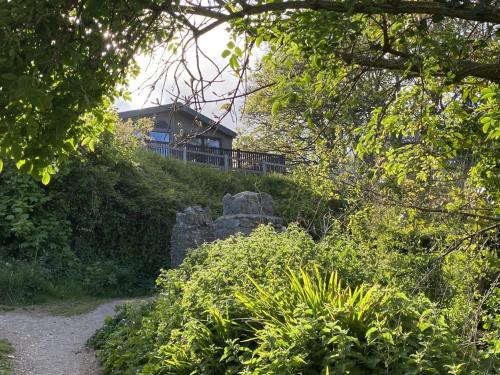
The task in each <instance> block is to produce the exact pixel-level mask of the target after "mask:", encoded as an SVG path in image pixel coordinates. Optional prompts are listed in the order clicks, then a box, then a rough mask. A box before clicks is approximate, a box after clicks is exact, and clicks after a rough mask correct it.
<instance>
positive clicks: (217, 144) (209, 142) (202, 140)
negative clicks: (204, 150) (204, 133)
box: [189, 136, 221, 148]
mask: <svg viewBox="0 0 500 375" xmlns="http://www.w3.org/2000/svg"><path fill="white" fill-rule="evenodd" d="M189 144H190V145H193V146H203V147H211V148H221V141H220V139H219V138H210V137H200V136H198V137H196V138H191V139H190V140H189Z"/></svg>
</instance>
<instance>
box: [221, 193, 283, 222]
mask: <svg viewBox="0 0 500 375" xmlns="http://www.w3.org/2000/svg"><path fill="white" fill-rule="evenodd" d="M222 204H223V213H222V214H223V215H237V214H246V215H265V216H274V204H273V198H272V197H271V195H270V194H267V193H254V192H251V191H244V192H242V193H238V194H236V195H231V194H226V195H225V196H224V198H223V199H222Z"/></svg>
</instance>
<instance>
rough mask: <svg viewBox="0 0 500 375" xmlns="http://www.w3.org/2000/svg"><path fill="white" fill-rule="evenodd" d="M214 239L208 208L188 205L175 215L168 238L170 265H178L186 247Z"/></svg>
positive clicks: (183, 256) (195, 246)
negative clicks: (169, 237) (170, 234)
mask: <svg viewBox="0 0 500 375" xmlns="http://www.w3.org/2000/svg"><path fill="white" fill-rule="evenodd" d="M213 240H215V237H214V224H213V221H212V213H211V212H210V209H209V208H201V207H199V206H193V207H188V208H186V209H185V210H184V211H182V212H178V213H177V215H176V222H175V225H174V227H173V228H172V236H171V239H170V266H171V267H172V268H176V267H178V266H179V265H180V264H181V263H182V261H183V260H184V258H185V256H186V251H187V250H188V249H195V248H197V247H199V246H200V245H201V244H203V243H204V242H211V241H213Z"/></svg>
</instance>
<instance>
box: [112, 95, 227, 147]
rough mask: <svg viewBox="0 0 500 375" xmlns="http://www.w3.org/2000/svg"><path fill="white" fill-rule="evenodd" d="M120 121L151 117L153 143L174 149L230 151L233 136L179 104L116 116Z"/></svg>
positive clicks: (198, 113) (225, 128) (204, 117)
mask: <svg viewBox="0 0 500 375" xmlns="http://www.w3.org/2000/svg"><path fill="white" fill-rule="evenodd" d="M118 115H119V116H120V118H121V119H123V120H128V119H132V120H136V119H138V118H143V117H151V118H153V121H154V129H153V131H152V132H151V134H150V136H151V138H152V140H153V141H157V142H165V143H170V144H172V145H175V146H181V145H185V144H189V145H193V146H199V147H205V148H219V149H221V148H223V149H232V146H233V139H234V138H235V137H236V133H235V132H234V131H232V130H231V129H229V128H227V127H225V126H223V125H220V124H216V123H215V122H214V121H213V120H211V119H210V118H208V117H207V116H205V115H203V114H202V113H200V112H197V111H195V110H193V109H191V108H190V107H189V106H187V105H183V104H180V103H172V104H166V105H162V106H157V107H149V108H143V109H136V110H132V111H125V112H120V113H118Z"/></svg>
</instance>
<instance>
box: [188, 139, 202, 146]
mask: <svg viewBox="0 0 500 375" xmlns="http://www.w3.org/2000/svg"><path fill="white" fill-rule="evenodd" d="M189 144H190V145H193V146H201V145H202V139H201V138H199V137H193V138H191V139H190V140H189Z"/></svg>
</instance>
